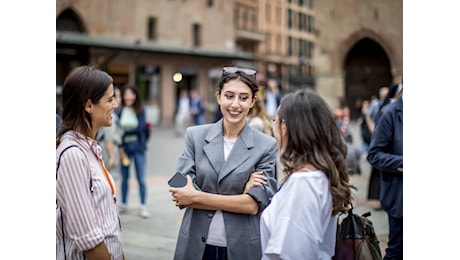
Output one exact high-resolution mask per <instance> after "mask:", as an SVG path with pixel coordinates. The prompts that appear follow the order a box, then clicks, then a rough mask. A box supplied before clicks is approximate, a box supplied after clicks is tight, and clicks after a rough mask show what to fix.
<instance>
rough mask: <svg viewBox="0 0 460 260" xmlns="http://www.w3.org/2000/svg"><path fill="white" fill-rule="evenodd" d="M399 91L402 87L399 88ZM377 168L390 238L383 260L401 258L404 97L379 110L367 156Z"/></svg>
mask: <svg viewBox="0 0 460 260" xmlns="http://www.w3.org/2000/svg"><path fill="white" fill-rule="evenodd" d="M401 91H402V90H401ZM367 160H368V161H369V163H370V164H371V165H372V166H374V167H376V168H378V169H380V170H381V171H382V172H381V173H382V174H381V178H380V179H381V183H380V201H381V204H382V208H383V209H384V210H385V211H386V212H387V213H388V219H389V229H390V232H389V237H388V248H387V249H386V254H385V257H384V259H385V260H387V259H403V98H402V96H401V97H400V98H399V99H398V100H396V101H395V102H393V103H391V104H389V105H387V106H386V107H384V108H383V109H382V111H381V116H380V118H379V122H378V124H377V126H376V128H375V130H374V134H373V136H372V139H371V143H370V146H369V151H368V155H367Z"/></svg>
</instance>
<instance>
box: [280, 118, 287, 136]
mask: <svg viewBox="0 0 460 260" xmlns="http://www.w3.org/2000/svg"><path fill="white" fill-rule="evenodd" d="M280 126H281V135H282V136H287V127H286V123H285V122H284V120H281V122H280Z"/></svg>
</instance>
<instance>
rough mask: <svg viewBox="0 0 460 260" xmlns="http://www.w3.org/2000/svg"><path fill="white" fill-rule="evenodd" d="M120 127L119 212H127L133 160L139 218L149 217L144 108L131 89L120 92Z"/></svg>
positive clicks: (133, 89) (133, 88)
mask: <svg viewBox="0 0 460 260" xmlns="http://www.w3.org/2000/svg"><path fill="white" fill-rule="evenodd" d="M121 96H122V100H121V104H122V105H121V109H120V111H119V113H120V114H119V117H120V126H121V127H122V129H123V131H124V133H123V138H122V143H121V145H120V147H121V148H120V158H121V162H122V165H121V205H120V213H126V212H127V211H128V206H127V202H128V191H129V170H130V166H131V164H132V163H131V162H132V161H134V165H135V171H136V178H137V183H138V186H139V197H140V204H141V205H140V210H139V215H140V216H141V217H142V218H148V217H149V216H150V213H149V211H148V210H147V202H146V198H147V197H146V195H147V184H146V166H147V155H146V152H147V139H146V131H145V129H146V120H145V109H144V107H143V105H142V101H141V97H140V95H139V91H138V89H137V88H136V87H134V86H126V87H125V88H123V90H122V92H121Z"/></svg>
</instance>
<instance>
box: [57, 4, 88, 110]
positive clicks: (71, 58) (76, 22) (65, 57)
mask: <svg viewBox="0 0 460 260" xmlns="http://www.w3.org/2000/svg"><path fill="white" fill-rule="evenodd" d="M56 31H66V32H74V33H82V32H85V28H84V26H83V23H82V21H81V19H80V18H79V17H78V15H77V14H76V13H75V12H74V11H73V10H71V9H67V10H64V11H63V12H62V13H61V14H59V16H58V17H57V18H56ZM88 53H89V52H88V48H87V47H82V46H78V45H73V44H61V43H56V113H58V114H60V115H61V114H62V113H61V112H62V111H61V110H62V107H61V91H62V84H63V83H64V78H65V76H66V75H67V74H68V73H69V72H70V70H72V68H74V67H76V66H79V65H83V64H88V62H89V54H88Z"/></svg>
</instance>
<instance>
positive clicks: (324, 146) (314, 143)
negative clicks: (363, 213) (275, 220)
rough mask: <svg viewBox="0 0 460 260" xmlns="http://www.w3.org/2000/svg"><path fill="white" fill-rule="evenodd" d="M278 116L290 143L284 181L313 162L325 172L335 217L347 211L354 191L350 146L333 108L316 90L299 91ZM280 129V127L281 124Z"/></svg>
mask: <svg viewBox="0 0 460 260" xmlns="http://www.w3.org/2000/svg"><path fill="white" fill-rule="evenodd" d="M278 117H279V119H280V120H283V121H284V122H285V124H286V126H287V136H288V138H287V140H285V139H284V140H282V141H287V143H286V144H283V146H280V147H283V148H282V151H281V154H280V161H281V163H282V164H283V165H284V169H283V173H284V174H285V175H286V178H285V180H284V181H286V180H287V179H288V178H289V176H290V175H291V174H292V173H293V172H294V171H295V170H298V169H300V168H302V165H304V164H306V163H310V164H312V165H314V166H315V167H316V168H318V169H320V170H321V171H323V172H324V173H325V174H326V176H327V178H328V180H329V190H330V192H331V194H332V205H333V206H332V207H333V208H332V214H333V215H335V214H337V213H339V212H346V211H347V210H348V208H349V203H350V202H351V195H352V192H351V189H356V188H355V187H354V186H353V185H351V184H350V183H349V175H348V170H347V166H346V155H347V146H346V144H345V142H344V139H343V135H342V133H341V131H340V129H339V128H338V127H337V124H336V121H335V118H334V113H333V111H332V109H331V108H330V106H329V105H328V104H327V103H326V102H325V101H324V99H323V98H321V97H320V96H319V95H318V94H316V93H315V92H314V91H313V90H310V89H305V90H298V91H296V92H295V93H289V94H287V95H285V96H284V97H283V98H282V100H281V104H280V106H279V109H278ZM278 126H280V124H279V125H278Z"/></svg>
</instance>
